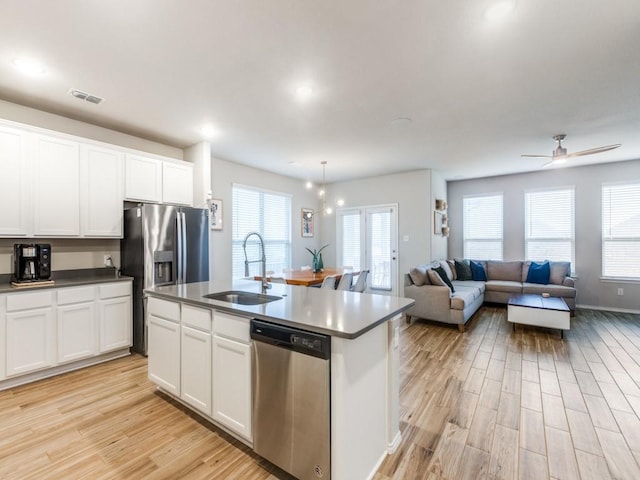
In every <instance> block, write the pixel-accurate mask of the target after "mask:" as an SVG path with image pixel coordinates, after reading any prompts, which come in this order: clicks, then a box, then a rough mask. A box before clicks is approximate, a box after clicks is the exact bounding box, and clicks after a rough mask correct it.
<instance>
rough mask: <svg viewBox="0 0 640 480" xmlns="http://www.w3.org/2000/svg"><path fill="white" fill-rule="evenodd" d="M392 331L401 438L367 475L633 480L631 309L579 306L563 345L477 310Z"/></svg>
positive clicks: (501, 314) (638, 388)
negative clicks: (449, 322)
mask: <svg viewBox="0 0 640 480" xmlns="http://www.w3.org/2000/svg"><path fill="white" fill-rule="evenodd" d="M401 338H402V344H401V348H402V349H401V359H400V361H401V365H402V367H401V374H400V375H401V377H400V382H401V383H400V388H401V390H400V408H401V411H400V420H401V427H400V429H401V432H402V436H403V442H402V444H401V446H400V447H399V449H398V451H397V452H396V453H395V454H394V455H391V456H389V457H387V458H386V460H385V461H384V463H383V464H382V466H381V467H380V469H379V470H378V473H377V474H376V476H375V477H374V478H375V480H388V479H432V478H434V479H435V478H438V479H456V480H457V479H474V480H475V479H482V478H491V479H497V478H503V479H536V480H539V479H580V478H582V479H598V480H604V479H629V480H632V479H640V315H630V314H614V313H610V312H597V311H590V310H578V311H577V312H576V316H575V318H574V319H572V321H571V330H570V331H569V332H566V333H565V340H564V341H562V340H561V339H560V335H559V333H558V331H554V330H549V329H543V328H535V327H526V326H517V327H516V331H515V333H514V332H512V331H511V324H509V323H508V322H507V321H506V309H505V308H504V307H498V306H495V307H487V306H484V307H482V309H481V310H480V311H479V312H478V314H476V316H475V318H474V319H473V320H472V323H471V324H470V327H469V328H468V330H467V333H465V334H464V335H461V334H459V333H458V331H457V329H455V328H453V327H448V326H443V325H439V324H436V323H430V322H425V321H421V320H418V321H414V322H413V323H412V324H411V325H408V326H405V329H404V331H403V335H402V337H401Z"/></svg>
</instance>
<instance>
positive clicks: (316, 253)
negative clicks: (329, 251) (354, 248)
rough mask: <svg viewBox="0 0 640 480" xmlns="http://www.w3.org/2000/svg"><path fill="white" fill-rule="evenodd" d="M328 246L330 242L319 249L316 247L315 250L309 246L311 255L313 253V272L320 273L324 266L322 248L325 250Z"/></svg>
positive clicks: (308, 249)
mask: <svg viewBox="0 0 640 480" xmlns="http://www.w3.org/2000/svg"><path fill="white" fill-rule="evenodd" d="M328 246H329V244H326V245H325V246H323V247H322V248H320V249H319V250H316V249H315V248H314V249H313V250H311V249H310V248H307V251H308V252H309V253H310V254H311V255H313V262H312V263H311V268H312V269H313V273H318V272H319V271H320V270H322V269H323V268H324V264H323V262H322V250H324V249H325V248H327V247H328ZM305 248H306V247H305Z"/></svg>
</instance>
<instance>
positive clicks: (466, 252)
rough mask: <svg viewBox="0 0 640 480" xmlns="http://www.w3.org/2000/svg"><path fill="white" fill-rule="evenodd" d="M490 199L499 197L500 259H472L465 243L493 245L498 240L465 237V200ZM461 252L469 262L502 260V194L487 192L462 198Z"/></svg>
mask: <svg viewBox="0 0 640 480" xmlns="http://www.w3.org/2000/svg"><path fill="white" fill-rule="evenodd" d="M490 197H500V229H501V232H500V239H499V242H500V258H474V257H473V256H471V255H468V249H467V242H479V243H484V242H486V243H494V242H497V241H498V240H497V239H495V238H488V237H469V238H468V237H467V222H466V215H467V207H466V202H467V200H471V199H478V198H490ZM462 252H463V256H464V258H469V259H471V260H500V261H502V260H503V259H504V192H488V193H480V194H472V195H464V196H463V197H462Z"/></svg>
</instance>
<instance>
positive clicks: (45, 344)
mask: <svg viewBox="0 0 640 480" xmlns="http://www.w3.org/2000/svg"><path fill="white" fill-rule="evenodd" d="M55 338H56V337H55V331H54V327H53V308H52V307H48V308H38V309H33V310H23V311H20V312H8V313H7V366H6V368H7V377H11V376H13V375H22V374H24V373H29V372H33V371H36V370H42V369H43V368H47V367H50V366H52V365H53V363H54V361H55V357H54V349H55Z"/></svg>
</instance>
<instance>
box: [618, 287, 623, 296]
mask: <svg viewBox="0 0 640 480" xmlns="http://www.w3.org/2000/svg"><path fill="white" fill-rule="evenodd" d="M618 295H620V296H622V295H624V288H619V289H618Z"/></svg>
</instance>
